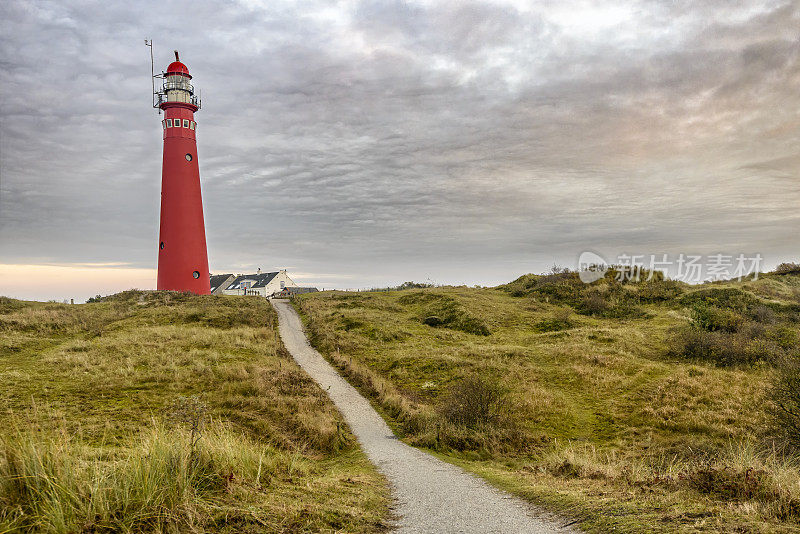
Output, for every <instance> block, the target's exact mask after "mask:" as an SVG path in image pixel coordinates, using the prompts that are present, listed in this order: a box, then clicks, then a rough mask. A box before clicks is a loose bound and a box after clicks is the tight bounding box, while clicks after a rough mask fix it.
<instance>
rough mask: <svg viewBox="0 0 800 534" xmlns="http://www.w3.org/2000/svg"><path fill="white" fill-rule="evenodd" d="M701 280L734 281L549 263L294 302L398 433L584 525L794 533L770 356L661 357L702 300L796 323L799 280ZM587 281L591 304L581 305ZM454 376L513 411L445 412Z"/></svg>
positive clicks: (792, 479)
mask: <svg viewBox="0 0 800 534" xmlns="http://www.w3.org/2000/svg"><path fill="white" fill-rule="evenodd" d="M711 288H712V289H723V290H725V289H726V288H734V289H736V290H737V291H738V290H740V289H741V290H744V291H745V292H746V294H745V295H744V296H742V295H740V293H737V292H735V291H734V292H726V291H723V292H722V293H718V292H717V293H715V292H707V293H704V294H700V295H695V293H696V292H698V291H706V290H707V289H709V288H708V287H706V286H704V287H702V288H690V287H687V286H683V285H680V284H674V283H668V282H663V281H655V282H650V283H648V284H639V285H637V284H627V285H616V286H615V285H613V284H611V285H609V286H608V287H605V288H604V287H600V288H599V289H595V290H592V289H591V288H588V289H587V288H584V287H580V286H577V285H576V284H574V280H572V279H571V277H569V276H566V275H565V273H556V274H553V275H549V276H547V277H544V280H539V279H536V278H535V277H531V276H528V277H523V278H521V279H520V280H519V281H517V282H515V283H514V284H509V287H506V288H501V289H467V288H430V289H423V290H411V291H392V292H383V293H381V292H375V293H368V294H364V293H362V294H358V295H353V294H346V293H330V292H328V293H322V294H315V295H306V296H303V298H302V299H300V301H299V303H298V304H299V308H300V310H301V313H302V314H303V315H304V318H305V320H306V321H307V328H308V331H309V333H310V334H311V338H312V342H313V343H314V344H315V346H316V347H317V348H318V349H320V351H321V352H323V354H327V355H328V356H329V357H330V359H331V360H332V361H333V362H334V363H335V364H336V365H337V366H338V367H339V368H340V369H341V370H342V371H343V372H344V373H345V374H346V375H348V376H349V377H350V378H351V381H352V382H353V383H354V384H355V385H356V386H357V387H360V388H361V389H362V391H364V392H365V393H367V394H368V395H371V396H372V397H373V398H374V399H375V400H376V401H377V403H378V404H379V405H380V406H381V408H382V409H383V410H384V412H385V415H386V416H387V417H389V418H390V419H391V421H392V424H393V425H394V427H395V429H396V430H397V431H398V432H400V433H401V435H402V436H403V439H405V440H406V441H407V442H409V443H412V444H415V445H418V446H422V447H427V448H430V449H433V450H434V451H437V453H438V454H442V455H444V456H445V457H446V458H447V459H449V460H451V461H454V462H457V463H461V464H462V465H464V466H465V467H466V468H468V469H471V470H474V471H476V472H478V473H479V474H482V475H484V476H486V477H488V478H489V479H491V480H492V481H494V482H495V483H497V484H498V485H500V486H502V487H504V488H507V489H509V490H511V491H514V492H516V493H518V494H520V495H524V496H527V497H529V498H532V499H534V500H536V501H537V502H540V503H544V504H547V505H549V506H551V507H552V508H554V509H556V510H559V511H561V512H562V513H567V514H572V515H574V516H575V517H576V518H578V519H580V521H581V525H582V526H583V527H584V528H586V529H588V530H594V531H598V532H605V531H608V530H609V529H612V528H613V529H616V530H617V531H622V532H650V531H662V532H671V531H676V530H677V531H696V530H701V531H719V532H730V531H731V530H743V531H748V530H752V531H763V532H770V531H793V530H795V529H798V528H800V522H798V515H797V509H796V503H797V502H798V500H799V499H800V474H799V472H798V468H797V465H796V462H795V460H794V459H793V457H792V456H791V455H786V454H784V453H783V452H782V451H781V450H773V449H772V445H771V444H772V441H770V438H771V437H773V436H774V434H773V429H772V428H770V419H769V417H768V411H769V410H768V408H769V406H770V400H769V397H768V391H769V385H770V382H771V376H772V369H771V367H770V365H769V360H768V359H763V358H753V359H751V360H750V361H753V362H756V363H753V364H743V363H741V362H732V363H730V364H728V366H727V367H726V366H720V365H716V364H715V363H714V362H713V361H707V360H702V359H698V358H688V359H687V358H685V357H683V356H681V357H678V356H676V355H674V354H671V353H670V350H669V343H670V341H669V340H670V339H671V336H673V332H674V331H675V329H676V328H678V329H680V328H695V327H694V326H692V324H693V321H696V320H697V317H696V316H695V317H693V314H692V310H691V307H692V306H693V304H694V303H696V302H697V301H700V302H702V304H703V305H707V306H714V307H716V308H720V309H723V308H725V307H726V306H728V307H730V306H739V305H740V304H741V305H742V306H743V307H740V308H736V309H735V313H737V314H740V315H741V316H742V317H743V318H744V319H745V321H746V324H750V323H759V324H763V325H764V326H765V327H766V328H767V329H768V330H769V329H773V330H775V331H777V330H778V329H781V332H782V334H781V335H794V334H795V333H797V331H798V320H797V317H796V316H795V312H794V311H793V310H795V309H796V308H794V307H793V306H795V304H794V303H795V302H796V300H794V299H796V298H797V295H798V294H800V292H798V290H800V283H798V281H797V280H796V279H795V278H794V277H791V276H787V275H783V276H780V277H778V275H774V276H767V277H764V278H763V279H761V280H758V281H752V280H748V281H746V282H744V283H740V284H713V285H712V287H711ZM573 290H575V292H573V293H571V291H573ZM594 296H599V298H601V299H603V303H602V306H601V305H600V304H598V308H597V309H598V310H599V311H595V312H591V311H590V310H589V308H587V300H586V299H587V298H594ZM692 299H694V300H692ZM726 299H727V300H726ZM737 299H738V300H737ZM741 299H744V300H741ZM442 301H445V302H453V303H454V304H453V305H452V307H453V308H454V309H458V310H462V311H463V313H465V314H467V315H468V316H470V317H472V318H474V319H475V320H476V321H479V322H480V323H481V324H484V325H486V328H487V329H488V331H489V332H490V334H489V335H476V334H475V333H469V332H468V331H463V330H459V329H453V328H443V327H442V326H441V325H433V326H431V325H426V324H424V322H423V321H422V320H421V318H424V317H425V316H426V314H427V313H428V307H429V306H430V303H431V302H442ZM765 306H766V307H767V308H769V309H771V310H773V311H774V312H775V313H774V314H773V313H770V312H765V311H764V307H765ZM600 308H603V309H602V310H600ZM716 308H715V309H714V310H713V311H715V312H716ZM569 309H573V310H575V312H576V314H574V315H570V314H569V313H566V312H565V310H569ZM718 318H719V317H716V316H715V317H714V318H712V319H714V320H716V319H718ZM724 318H725V317H722V319H724ZM707 319H708V317H707ZM737 328H739V326H737ZM787 332H788V334H787ZM742 335H744V334H742ZM748 335H749V334H748ZM781 350H783V349H781ZM466 376H481V377H485V378H487V379H489V380H492V381H497V383H498V384H499V385H500V386H501V387H503V388H504V389H505V390H506V391H507V392H508V394H507V399H508V402H509V403H510V409H509V412H510V413H512V414H513V424H511V425H508V426H506V427H505V428H502V429H498V428H476V427H474V425H473V427H472V428H470V425H463V424H452V421H447V420H446V418H444V417H442V413H443V412H442V411H441V409H440V407H441V406H442V403H443V402H445V401H446V399H448V397H449V396H450V395H451V393H452V392H453V391H454V387H455V386H454V385H455V384H457V383H459V381H460V380H461V379H463V377H466Z"/></svg>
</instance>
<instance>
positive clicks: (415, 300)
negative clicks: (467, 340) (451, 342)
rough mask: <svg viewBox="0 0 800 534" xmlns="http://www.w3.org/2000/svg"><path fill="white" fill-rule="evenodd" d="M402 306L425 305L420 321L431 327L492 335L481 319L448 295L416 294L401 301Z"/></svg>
mask: <svg viewBox="0 0 800 534" xmlns="http://www.w3.org/2000/svg"><path fill="white" fill-rule="evenodd" d="M399 302H400V303H401V304H406V305H408V304H423V310H422V317H421V319H420V321H421V322H422V323H423V324H426V325H428V326H431V327H441V328H450V329H451V330H460V331H461V332H466V333H467V334H474V335H476V336H488V335H490V334H491V331H490V330H489V327H488V326H487V325H486V323H485V322H484V321H483V320H482V319H480V318H479V317H475V316H474V315H472V314H471V313H469V312H468V311H467V310H466V309H465V308H464V307H463V306H462V305H461V304H459V303H458V301H456V300H455V299H454V298H452V297H449V296H447V295H437V294H431V293H416V294H410V295H405V296H403V297H401V298H400V299H399Z"/></svg>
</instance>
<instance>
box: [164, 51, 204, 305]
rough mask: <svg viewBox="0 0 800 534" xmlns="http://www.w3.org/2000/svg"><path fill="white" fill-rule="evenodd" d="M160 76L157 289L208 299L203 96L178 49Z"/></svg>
mask: <svg viewBox="0 0 800 534" xmlns="http://www.w3.org/2000/svg"><path fill="white" fill-rule="evenodd" d="M157 77H158V78H162V79H163V84H162V86H161V88H160V89H159V90H158V91H155V100H154V107H158V108H160V109H162V110H164V120H163V121H161V123H162V127H163V129H164V160H163V165H162V171H161V225H160V232H159V234H160V235H159V240H158V241H159V243H158V285H157V287H158V289H160V290H161V289H167V290H172V291H191V292H192V293H196V294H198V295H208V294H209V293H210V292H211V287H210V282H209V273H208V253H207V251H206V231H205V224H204V222H203V199H202V197H201V194H200V170H199V168H198V165H197V141H196V138H195V133H196V132H197V123H196V122H195V120H194V112H195V111H197V110H199V109H200V98H199V97H198V96H197V95H195V92H194V87H193V86H192V84H191V83H190V82H191V80H192V77H191V75H190V74H189V69H187V68H186V65H184V64H183V63H181V62H180V58H179V57H178V52H177V51H176V52H175V61H174V62H172V63H170V65H169V66H168V67H167V72H165V73H164V74H163V75H160V76H157Z"/></svg>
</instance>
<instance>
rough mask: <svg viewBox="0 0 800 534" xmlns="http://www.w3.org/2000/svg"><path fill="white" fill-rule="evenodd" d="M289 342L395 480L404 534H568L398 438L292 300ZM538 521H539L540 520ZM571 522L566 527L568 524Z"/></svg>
mask: <svg viewBox="0 0 800 534" xmlns="http://www.w3.org/2000/svg"><path fill="white" fill-rule="evenodd" d="M272 305H273V306H274V307H275V309H276V310H277V312H278V319H279V328H280V334H281V339H283V344H284V345H285V346H286V348H287V350H288V351H289V352H290V353H291V355H292V357H293V358H294V359H295V361H297V363H298V364H299V365H300V366H301V367H302V368H303V369H305V370H306V372H307V373H308V374H309V375H310V376H311V377H312V378H313V379H314V380H315V381H316V382H317V383H318V384H319V385H320V386H321V387H322V389H324V390H325V391H327V393H328V395H329V396H330V397H331V399H332V400H333V402H334V404H336V407H337V408H338V409H339V411H340V412H341V413H342V415H343V416H344V418H345V420H346V421H347V423H348V424H349V425H350V428H351V429H352V431H353V433H354V434H355V435H356V437H357V438H358V441H359V443H360V444H361V447H362V448H363V449H364V451H365V452H366V454H367V456H368V457H369V459H370V460H371V461H372V463H374V464H375V465H376V466H377V467H378V469H379V470H380V471H381V472H382V473H383V474H384V475H385V476H386V477H387V479H388V480H389V482H390V484H391V485H392V489H393V493H394V497H395V499H396V501H397V506H396V508H395V512H396V513H397V515H398V516H399V517H400V519H399V520H398V521H397V525H396V526H397V527H398V531H399V532H401V533H412V532H413V533H421V532H425V533H451V532H452V533H455V532H468V533H489V532H509V533H515V534H517V533H524V532H530V533H546V532H567V531H572V529H569V528H560V527H559V523H558V522H557V521H556V520H555V519H554V518H550V517H548V516H546V515H545V514H543V513H542V512H537V511H536V510H535V509H534V508H533V507H531V506H530V505H529V504H527V503H525V502H524V501H522V500H520V499H518V498H516V497H512V496H510V495H508V494H506V493H503V492H501V491H499V490H497V489H495V488H492V487H491V486H489V485H488V484H486V482H484V481H483V480H481V479H480V478H478V477H475V476H473V475H470V474H468V473H466V472H465V471H464V470H462V469H461V468H459V467H456V466H454V465H452V464H448V463H446V462H443V461H441V460H439V459H437V458H434V457H433V456H431V455H429V454H425V453H424V452H422V451H420V450H418V449H415V448H414V447H411V446H409V445H406V444H405V443H403V442H402V441H400V440H398V439H397V438H396V437H395V435H394V434H393V433H392V431H391V430H390V429H389V427H388V426H387V425H386V423H385V422H384V420H383V419H382V418H381V416H380V415H378V413H377V412H376V411H375V410H374V409H373V408H372V406H370V404H369V401H367V400H366V399H365V398H364V397H362V396H361V394H359V393H358V391H356V390H355V388H353V386H351V385H350V384H348V383H347V382H346V381H345V380H344V379H343V378H342V377H341V376H340V375H339V374H338V373H337V372H336V370H335V369H334V368H333V367H332V366H331V365H330V364H329V363H328V362H327V361H325V360H324V359H323V358H322V356H321V355H320V354H319V353H318V352H317V351H316V350H314V349H313V348H312V347H311V346H310V345H309V344H308V340H307V339H306V336H305V333H304V332H303V326H302V323H301V322H300V318H299V317H298V315H297V313H296V312H295V311H294V308H292V306H291V304H290V303H289V302H288V301H285V300H272ZM537 515H538V517H537ZM562 523H563V521H562Z"/></svg>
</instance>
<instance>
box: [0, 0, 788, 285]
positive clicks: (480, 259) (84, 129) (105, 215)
mask: <svg viewBox="0 0 800 534" xmlns="http://www.w3.org/2000/svg"><path fill="white" fill-rule="evenodd" d="M798 28H800V2H798V1H794V2H792V1H765V2H758V1H752V2H747V1H737V2H731V1H729V0H717V1H711V0H709V1H705V0H702V1H697V0H685V1H681V0H677V1H639V2H633V1H632V2H613V1H606V0H604V1H602V2H601V1H597V2H566V1H560V0H559V1H552V2H550V1H541V2H524V1H494V2H490V1H485V2H469V1H456V2H430V1H426V2H399V1H398V2H392V1H387V2H377V1H364V2H349V1H347V2H338V3H337V2H328V1H324V2H312V1H302V2H296V3H290V2H281V1H277V0H268V1H267V0H265V1H240V2H215V3H208V2H202V1H197V0H193V1H187V2H167V3H162V2H160V1H159V2H155V1H154V2H144V1H137V2H124V3H123V2H64V1H57V2H40V1H24V2H22V1H17V0H5V1H4V2H2V3H0V61H2V67H1V68H0V264H2V265H0V294H9V295H13V296H17V297H24V298H40V299H46V298H68V297H70V296H74V297H75V298H76V299H81V300H82V299H83V298H85V297H86V296H88V295H92V294H95V293H102V292H110V291H114V290H119V289H125V288H127V287H132V286H135V287H141V288H148V287H150V288H152V287H154V286H155V271H154V269H155V262H156V257H157V236H158V210H159V190H160V181H161V125H160V123H159V121H160V117H159V115H158V113H157V112H156V111H155V110H153V109H151V108H150V103H151V101H150V80H149V77H150V65H149V62H150V56H149V51H148V49H147V48H146V47H145V45H144V39H145V38H150V39H153V41H154V49H155V58H156V69H157V71H160V70H163V69H164V68H165V67H166V65H167V64H168V63H169V62H170V61H171V60H172V59H173V56H172V50H173V49H178V50H179V51H180V54H181V60H182V61H183V62H184V63H186V65H187V66H188V67H189V70H190V72H191V73H192V75H193V76H194V80H193V81H194V84H195V87H197V88H200V89H201V90H202V96H203V109H202V110H201V111H200V112H198V113H197V115H196V118H197V122H198V156H199V162H200V173H201V180H202V184H203V200H204V207H205V217H206V233H207V239H208V252H209V263H210V266H211V270H212V272H246V271H254V270H255V269H256V268H258V267H261V268H262V269H264V270H272V269H278V268H287V269H289V272H290V276H292V275H293V276H294V277H295V278H296V279H298V281H300V282H302V283H313V284H315V285H317V286H320V287H334V286H335V287H341V288H349V287H369V286H379V285H387V284H397V283H400V282H403V281H405V280H418V281H425V280H428V279H430V280H431V281H433V282H436V283H457V284H459V283H467V284H483V285H491V284H497V283H501V282H504V281H507V280H510V279H513V278H516V277H517V276H519V275H520V274H523V273H526V272H540V271H543V270H545V269H547V267H548V266H550V265H552V264H553V263H554V262H556V263H560V264H564V265H569V266H573V265H574V264H575V262H576V260H577V258H578V255H579V254H580V253H581V252H582V251H584V250H593V251H596V252H599V253H601V254H603V255H604V256H607V257H612V258H613V257H614V256H615V255H618V254H621V253H628V254H631V253H643V254H650V253H669V254H679V253H687V254H689V253H692V254H713V253H718V252H727V253H732V254H736V253H747V254H754V253H760V254H762V255H763V256H764V258H765V263H766V265H767V266H768V267H769V266H773V265H774V264H775V263H777V262H779V261H783V260H789V259H795V260H797V259H800V250H798V246H797V244H798V229H800V216H799V214H800V181H798V170H799V169H800V62H799V61H798V51H799V50H800V48H799V47H798V37H799V31H798ZM31 266H37V267H35V268H34V267H31ZM4 286H5V287H4Z"/></svg>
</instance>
